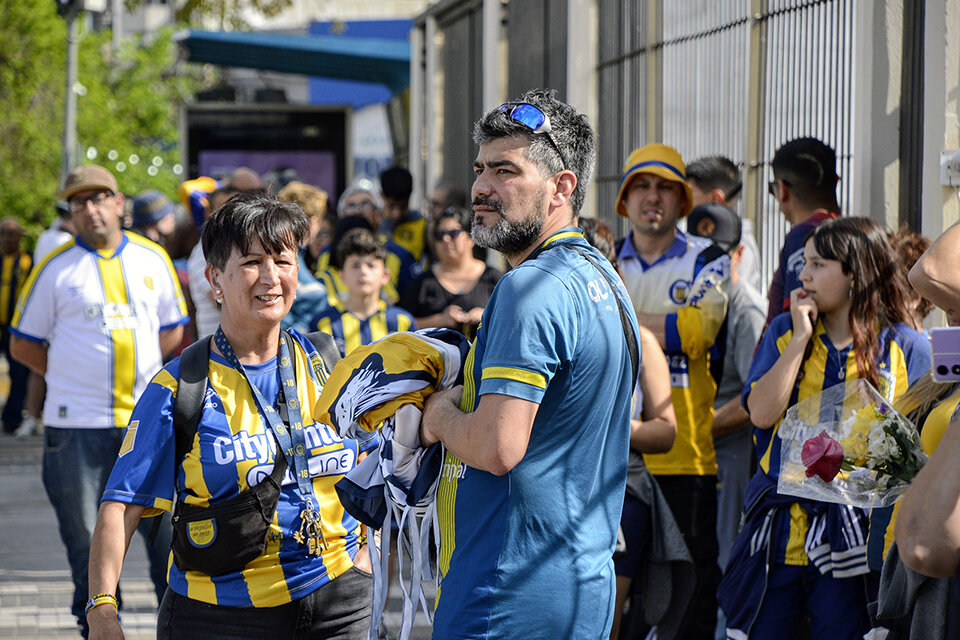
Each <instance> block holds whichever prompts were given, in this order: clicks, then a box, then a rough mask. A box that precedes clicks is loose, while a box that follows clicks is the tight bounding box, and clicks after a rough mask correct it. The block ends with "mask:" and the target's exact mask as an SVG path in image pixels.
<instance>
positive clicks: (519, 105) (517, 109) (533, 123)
mask: <svg viewBox="0 0 960 640" xmlns="http://www.w3.org/2000/svg"><path fill="white" fill-rule="evenodd" d="M498 109H499V110H500V111H503V112H505V113H506V114H507V116H508V117H509V118H510V119H511V120H513V121H514V122H519V123H520V124H522V125H523V126H525V127H526V128H527V129H530V133H542V134H543V135H545V136H546V137H547V141H548V142H549V143H550V146H552V147H553V150H554V151H556V152H557V155H558V156H560V162H561V164H563V168H564V169H566V168H567V158H566V156H564V155H563V151H561V150H560V147H559V146H558V145H557V141H556V140H554V138H553V136H552V135H550V132H551V131H553V128H552V127H551V126H550V117H549V116H548V115H547V114H545V113H544V112H543V111H541V110H540V108H539V107H537V106H535V105H532V104H530V103H529V102H505V103H503V104H502V105H500V106H499V107H498Z"/></svg>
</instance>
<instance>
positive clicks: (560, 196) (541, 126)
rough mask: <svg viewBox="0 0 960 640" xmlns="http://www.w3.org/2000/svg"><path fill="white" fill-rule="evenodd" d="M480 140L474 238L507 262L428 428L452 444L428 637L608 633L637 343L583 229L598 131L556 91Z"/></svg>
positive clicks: (484, 125)
mask: <svg viewBox="0 0 960 640" xmlns="http://www.w3.org/2000/svg"><path fill="white" fill-rule="evenodd" d="M473 138H474V141H475V142H476V143H477V144H478V145H479V146H480V150H479V153H478V155H477V159H476V161H475V162H474V173H475V175H476V178H475V181H474V183H473V188H472V193H471V196H472V198H473V212H474V224H473V230H472V233H471V235H472V237H473V239H474V241H475V242H477V243H478V244H480V245H482V246H485V247H488V248H490V249H494V250H497V251H500V252H501V253H503V254H504V256H505V258H506V260H507V261H508V262H509V263H510V265H511V267H513V268H512V270H511V271H510V272H509V273H507V274H506V275H504V276H503V277H502V278H501V279H500V281H499V282H498V283H497V286H496V287H495V288H494V291H493V294H492V296H491V297H490V300H489V302H488V304H487V306H486V308H485V309H484V312H483V317H482V321H481V324H480V327H479V329H478V330H477V337H476V340H475V342H474V344H473V347H472V349H471V351H470V354H469V356H468V359H467V365H466V371H465V372H464V386H463V387H457V388H455V389H453V390H451V391H446V392H442V393H438V394H434V395H433V396H431V397H430V399H429V400H428V401H427V404H426V407H425V412H424V416H423V422H422V425H421V443H422V444H423V445H425V446H426V445H430V444H433V443H434V442H437V441H440V442H442V443H443V444H444V445H445V447H446V457H445V459H444V463H443V468H442V472H441V478H440V485H439V488H438V493H437V515H438V519H439V522H440V539H441V549H440V558H439V561H440V572H441V584H440V591H439V596H438V600H437V611H436V615H435V618H434V633H433V637H434V639H435V640H440V639H451V638H457V639H460V638H471V639H474V638H485V639H486V638H491V639H492V638H551V639H552V638H601V637H605V636H607V635H608V634H609V630H610V626H611V623H612V620H613V602H614V590H615V586H614V569H613V562H612V556H613V552H614V548H615V546H616V537H617V525H618V522H619V519H620V510H621V508H622V505H623V493H624V488H625V482H626V470H627V465H626V463H627V457H626V451H627V447H628V446H629V436H630V416H629V411H630V397H631V394H632V391H633V384H634V369H635V366H639V353H638V352H637V347H636V337H635V336H636V334H637V331H638V327H637V324H636V319H635V318H634V314H633V312H632V310H631V308H630V305H629V298H627V295H626V291H625V290H624V289H623V286H622V284H621V283H620V281H619V279H618V277H617V275H616V272H615V271H614V270H613V268H612V266H611V265H610V263H609V262H608V261H607V260H606V259H605V258H604V257H603V256H602V255H601V254H600V253H599V252H597V251H596V250H595V249H593V248H592V247H591V246H590V245H589V244H588V243H587V241H586V240H585V239H584V237H583V234H582V233H581V232H580V229H578V228H577V227H576V220H577V216H578V215H579V212H580V208H581V206H582V204H583V200H584V193H585V190H586V187H587V183H588V182H589V180H590V177H591V174H592V172H593V165H594V158H595V148H596V138H595V136H594V133H593V130H592V128H591V127H590V124H589V122H588V121H587V119H586V117H585V116H583V115H582V114H579V113H577V112H576V111H575V110H574V109H573V108H572V107H570V106H569V105H566V104H564V103H562V102H559V101H558V100H556V99H555V98H554V97H553V92H552V91H544V90H536V91H529V92H527V93H526V94H524V95H523V96H521V97H520V98H519V99H518V101H517V102H510V103H506V104H504V105H502V106H500V107H498V108H496V109H493V110H491V111H489V112H487V113H486V114H485V115H484V116H483V117H482V118H481V119H480V120H479V121H478V122H477V123H476V125H475V126H474V132H473ZM631 337H632V338H633V344H632V345H631V344H630V339H631ZM634 359H636V365H635V364H634Z"/></svg>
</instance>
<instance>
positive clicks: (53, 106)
mask: <svg viewBox="0 0 960 640" xmlns="http://www.w3.org/2000/svg"><path fill="white" fill-rule="evenodd" d="M0 25H2V26H0V29H2V31H0V104H2V105H3V110H4V113H3V117H2V118H0V210H2V211H3V213H2V214H0V216H14V217H16V218H18V219H20V220H21V221H22V222H23V224H24V226H25V227H26V228H27V230H28V232H33V234H34V235H35V234H36V232H37V229H38V228H39V227H41V226H42V225H44V224H45V223H46V222H47V221H48V220H50V219H52V217H53V215H54V212H53V204H54V202H55V196H54V193H55V192H56V190H57V185H58V180H59V175H60V152H61V138H62V136H63V91H64V83H65V77H66V76H65V60H66V25H65V23H64V21H63V20H61V19H60V18H59V17H57V12H56V3H54V2H53V1H52V0H48V1H46V2H40V1H39V0H24V1H22V2H21V1H17V2H0Z"/></svg>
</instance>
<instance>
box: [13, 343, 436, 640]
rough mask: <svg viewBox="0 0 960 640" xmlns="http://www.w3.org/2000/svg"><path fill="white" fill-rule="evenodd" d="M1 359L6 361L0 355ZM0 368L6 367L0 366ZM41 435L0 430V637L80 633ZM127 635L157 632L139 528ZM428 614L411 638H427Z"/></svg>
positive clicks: (396, 606) (137, 638) (130, 570)
mask: <svg viewBox="0 0 960 640" xmlns="http://www.w3.org/2000/svg"><path fill="white" fill-rule="evenodd" d="M0 362H2V360H0ZM0 373H2V372H0ZM42 448H43V438H42V436H32V437H29V438H23V439H19V438H14V437H13V436H10V435H0V540H3V541H4V543H5V544H3V545H2V546H0V639H2V640H7V639H9V640H21V639H27V638H30V639H40V638H42V639H44V640H47V639H59V638H74V639H75V638H79V637H80V634H79V632H78V630H77V626H76V621H75V619H74V617H73V616H72V615H71V614H70V602H71V599H72V595H73V583H72V581H71V579H70V568H69V565H68V564H67V554H66V551H65V549H64V547H63V543H62V542H60V535H59V533H58V531H57V521H56V517H55V515H54V513H53V508H52V507H51V506H50V503H49V501H48V500H47V495H46V493H45V492H44V489H43V483H42V481H41V478H40V463H41V455H42ZM120 583H121V588H122V589H123V600H124V608H123V611H122V612H121V620H122V622H123V627H124V632H125V635H126V638H127V640H148V639H152V638H155V637H156V606H157V605H156V597H155V596H154V593H153V584H152V583H151V582H150V577H149V572H148V565H147V555H146V551H145V550H144V548H143V538H142V537H141V536H139V535H134V537H133V541H132V542H131V544H130V550H129V552H128V553H127V558H126V561H125V563H124V567H123V577H122V578H121V581H120ZM401 602H402V601H401V595H400V587H399V585H398V584H397V583H396V581H394V584H392V585H391V588H390V596H389V600H388V603H387V613H386V615H385V622H386V624H387V627H388V629H389V630H390V631H391V632H392V633H394V634H395V633H397V632H398V631H399V628H400V611H401V606H402V604H401ZM430 631H431V629H430V626H429V624H428V623H427V621H426V620H424V616H423V613H422V612H420V614H419V615H418V616H417V617H416V620H415V624H414V628H413V634H412V636H411V637H412V640H426V639H427V638H429V637H430Z"/></svg>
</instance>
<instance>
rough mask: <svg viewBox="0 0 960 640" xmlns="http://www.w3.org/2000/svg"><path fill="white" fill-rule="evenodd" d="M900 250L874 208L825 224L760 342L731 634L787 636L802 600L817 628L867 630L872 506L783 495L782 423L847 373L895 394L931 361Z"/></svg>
mask: <svg viewBox="0 0 960 640" xmlns="http://www.w3.org/2000/svg"><path fill="white" fill-rule="evenodd" d="M894 255H895V254H894V252H893V250H892V249H891V248H890V245H889V243H888V242H887V238H886V235H885V234H884V232H883V230H882V229H881V228H880V226H879V225H877V224H876V223H875V222H873V221H872V220H870V219H868V218H838V219H836V220H833V221H829V222H825V223H823V224H821V225H820V226H818V227H816V228H815V229H814V230H812V231H811V232H810V234H809V235H808V236H807V239H806V242H805V245H804V260H805V264H804V267H803V270H802V271H801V272H800V281H801V283H802V287H800V288H797V289H795V290H793V291H792V292H791V294H790V298H791V300H790V311H789V312H788V313H784V314H781V315H779V316H777V317H776V318H775V319H774V321H773V322H772V323H771V325H770V327H769V329H768V330H767V332H766V333H765V334H764V336H763V338H762V339H761V341H760V345H759V347H758V348H757V353H756V355H755V357H754V360H753V364H752V366H751V368H750V374H749V375H748V377H747V382H746V385H745V386H744V390H743V404H744V407H745V408H746V409H747V410H748V411H749V412H750V419H751V422H752V423H753V424H754V426H755V427H756V428H755V430H754V435H755V439H756V445H757V447H756V450H757V461H758V463H759V464H758V467H759V468H758V470H757V473H756V475H754V477H753V478H752V479H751V480H750V483H749V484H748V485H747V490H746V495H745V499H744V504H745V505H746V506H745V513H746V516H745V518H744V524H743V527H742V529H741V531H740V534H739V535H738V536H737V539H736V541H735V542H734V546H733V549H732V551H731V556H730V561H729V564H728V566H727V567H726V573H725V575H724V578H723V582H722V583H721V585H720V589H719V592H718V593H719V596H720V603H721V607H722V608H723V610H724V613H725V614H726V617H727V632H728V635H729V636H730V637H744V638H746V637H756V638H773V637H779V636H780V635H782V634H783V632H784V630H785V629H795V628H796V627H797V626H798V625H799V624H800V620H801V617H802V616H803V613H804V610H806V611H808V612H809V614H810V625H811V637H813V638H835V639H837V640H843V639H844V638H850V639H852V638H861V637H863V634H864V633H865V632H866V631H867V630H868V629H869V628H870V619H869V616H868V614H867V595H866V588H865V581H864V577H865V576H866V575H867V574H868V573H869V565H868V534H869V531H868V529H869V526H868V523H869V518H868V515H867V513H866V512H865V511H863V510H862V509H858V508H855V507H851V506H848V505H840V504H832V503H824V502H817V501H814V500H798V499H796V498H795V497H792V496H787V495H781V494H779V493H778V492H777V481H778V478H779V473H780V437H779V434H778V429H779V426H780V420H781V419H782V417H783V414H784V412H785V411H786V409H787V407H789V406H792V405H794V404H796V403H797V402H798V401H801V400H804V399H805V398H808V397H811V396H814V395H816V394H818V393H820V392H821V391H823V390H824V389H826V388H828V387H831V386H834V385H836V384H839V383H842V382H844V381H845V380H848V379H853V378H864V379H866V380H867V381H869V382H870V384H871V385H873V386H874V388H876V389H877V390H878V391H879V392H880V393H881V395H883V396H884V397H885V398H886V399H887V400H888V401H892V400H893V399H894V398H895V397H897V396H899V395H900V394H902V393H903V392H904V391H905V390H906V388H907V387H908V386H909V385H910V384H912V383H913V382H915V381H916V380H917V379H919V378H920V377H921V376H923V374H925V373H926V372H927V370H928V369H929V367H930V353H929V348H928V346H927V344H926V341H925V340H924V339H923V337H922V336H920V334H919V333H917V332H916V331H915V330H914V329H913V328H912V321H911V318H910V316H909V311H908V305H907V299H906V296H905V291H906V282H905V279H904V277H903V272H902V270H901V269H899V268H898V267H897V265H896V264H895V263H894V262H893V260H894ZM880 542H882V540H881V541H880Z"/></svg>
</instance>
